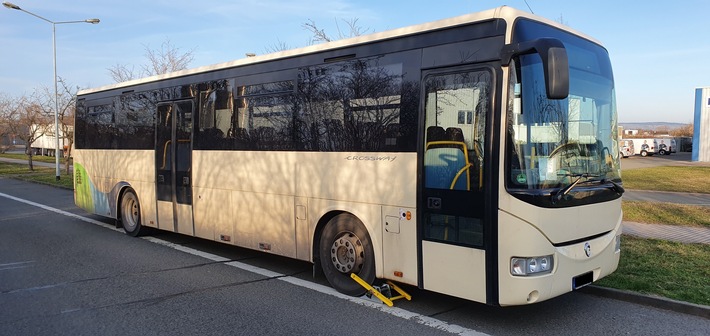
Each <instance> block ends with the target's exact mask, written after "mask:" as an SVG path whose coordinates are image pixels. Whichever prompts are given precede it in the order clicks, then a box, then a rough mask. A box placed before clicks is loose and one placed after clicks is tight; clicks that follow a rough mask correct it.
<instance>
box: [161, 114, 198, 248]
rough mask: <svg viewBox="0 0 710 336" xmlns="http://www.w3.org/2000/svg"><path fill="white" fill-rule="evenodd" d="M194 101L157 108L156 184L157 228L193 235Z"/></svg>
mask: <svg viewBox="0 0 710 336" xmlns="http://www.w3.org/2000/svg"><path fill="white" fill-rule="evenodd" d="M192 111H193V103H192V101H191V100H183V101H176V102H170V103H162V104H159V105H158V113H157V118H158V120H157V122H156V142H155V169H156V172H155V173H156V175H155V178H156V179H155V181H156V182H155V183H156V193H157V195H156V196H157V203H158V204H157V208H158V227H159V228H160V229H163V230H168V231H173V232H178V233H182V234H188V235H193V234H194V227H193V220H192V218H193V217H192V176H191V172H192V169H191V168H192Z"/></svg>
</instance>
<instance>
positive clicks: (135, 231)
mask: <svg viewBox="0 0 710 336" xmlns="http://www.w3.org/2000/svg"><path fill="white" fill-rule="evenodd" d="M121 225H123V230H124V231H126V233H127V234H128V235H130V236H133V237H137V236H140V235H141V233H143V231H145V230H144V229H143V225H142V224H141V206H140V203H139V202H138V196H136V192H135V191H133V189H128V190H126V192H124V193H123V197H121Z"/></svg>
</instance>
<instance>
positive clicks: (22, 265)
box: [0, 261, 34, 271]
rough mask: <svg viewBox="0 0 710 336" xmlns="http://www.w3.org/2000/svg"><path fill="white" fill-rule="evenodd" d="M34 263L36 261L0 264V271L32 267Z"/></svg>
mask: <svg viewBox="0 0 710 336" xmlns="http://www.w3.org/2000/svg"><path fill="white" fill-rule="evenodd" d="M32 263H34V261H19V262H13V263H7V264H0V271H5V270H11V269H18V268H26V267H32V265H31V264H32Z"/></svg>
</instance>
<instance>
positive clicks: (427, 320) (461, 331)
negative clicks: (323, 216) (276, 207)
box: [0, 193, 488, 336]
mask: <svg viewBox="0 0 710 336" xmlns="http://www.w3.org/2000/svg"><path fill="white" fill-rule="evenodd" d="M0 196H1V197H5V198H9V199H11V200H14V201H17V202H21V203H25V204H28V205H32V206H35V207H38V208H42V209H44V210H47V211H51V212H54V213H57V214H60V215H64V216H67V217H71V218H75V219H78V220H81V221H84V222H87V223H91V224H95V225H98V226H101V227H104V228H107V229H110V230H114V231H118V232H122V231H123V230H121V229H118V228H116V227H115V226H113V225H109V224H106V223H103V222H100V221H97V220H94V219H91V218H87V217H83V216H81V215H77V214H73V213H71V212H67V211H64V210H60V209H57V208H53V207H50V206H47V205H44V204H40V203H36V202H32V201H28V200H25V199H22V198H18V197H15V196H10V195H8V194H4V193H0ZM142 239H144V240H146V241H149V242H152V243H155V244H160V245H163V246H166V247H169V248H172V249H175V250H178V251H182V252H185V253H189V254H192V255H195V256H198V257H202V258H205V259H207V260H212V261H216V262H222V263H224V264H225V265H228V266H232V267H236V268H239V269H241V270H245V271H248V272H252V273H256V274H259V275H262V276H265V277H268V278H274V279H276V280H281V281H285V282H288V283H290V284H292V285H296V286H300V287H304V288H307V289H310V290H313V291H316V292H319V293H322V294H326V295H330V296H334V297H337V298H339V299H342V300H346V301H350V302H353V303H356V304H359V305H362V306H366V307H370V308H374V309H377V310H379V311H381V312H383V313H387V314H390V315H393V316H397V317H399V318H403V319H405V320H411V321H414V322H416V323H419V324H422V325H426V326H429V327H432V328H435V329H439V330H442V331H445V332H449V333H451V334H456V335H466V336H468V335H471V336H488V334H485V333H482V332H479V331H476V330H473V329H468V328H464V327H462V326H459V325H456V324H450V323H447V322H444V321H441V320H438V319H435V318H432V317H428V316H425V315H421V314H418V313H414V312H410V311H408V310H404V309H401V308H397V307H387V306H386V305H384V304H382V303H379V302H374V301H370V300H368V299H366V298H365V297H352V296H347V295H344V294H341V293H339V292H338V291H336V290H335V289H333V288H331V287H327V286H323V285H319V284H316V283H313V282H309V281H306V280H302V279H299V278H295V277H292V276H286V275H285V274H280V273H277V272H273V271H270V270H267V269H264V268H261V267H256V266H252V265H248V264H245V263H242V262H238V261H229V259H227V258H224V257H221V256H218V255H215V254H212V253H208V252H204V251H200V250H196V249H193V248H190V247H186V246H183V245H179V244H175V243H171V242H168V241H165V240H162V239H158V238H155V237H142ZM0 267H2V265H0Z"/></svg>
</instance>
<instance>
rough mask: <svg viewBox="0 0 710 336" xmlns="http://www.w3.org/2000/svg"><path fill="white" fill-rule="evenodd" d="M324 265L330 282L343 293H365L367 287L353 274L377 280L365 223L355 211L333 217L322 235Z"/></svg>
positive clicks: (322, 259) (324, 271)
mask: <svg viewBox="0 0 710 336" xmlns="http://www.w3.org/2000/svg"><path fill="white" fill-rule="evenodd" d="M319 256H320V262H321V268H322V269H323V273H324V274H325V277H326V279H327V280H328V282H329V283H330V285H331V286H332V287H333V288H335V290H337V291H338V292H340V293H343V294H345V295H350V296H361V295H363V294H365V292H366V290H365V288H363V287H362V286H360V285H359V284H358V283H357V282H355V280H353V279H352V278H351V277H350V274H351V273H355V274H357V275H358V276H359V277H360V278H361V279H363V280H364V281H365V282H367V283H369V284H371V283H372V282H373V281H375V254H374V250H373V248H372V240H371V239H370V235H369V234H368V233H367V229H365V226H364V225H363V224H362V223H361V222H360V221H359V220H358V219H357V218H356V217H355V216H353V215H351V214H340V215H338V216H336V217H334V218H333V219H331V220H330V221H329V222H328V223H327V224H326V225H325V227H324V228H323V231H322V232H321V236H320V245H319Z"/></svg>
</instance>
